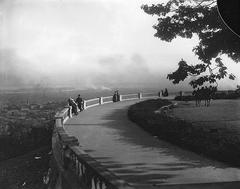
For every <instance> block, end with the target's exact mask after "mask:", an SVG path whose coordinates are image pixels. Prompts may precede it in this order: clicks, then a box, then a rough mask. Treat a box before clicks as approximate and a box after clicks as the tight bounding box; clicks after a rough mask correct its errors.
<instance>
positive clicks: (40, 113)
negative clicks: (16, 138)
mask: <svg viewBox="0 0 240 189" xmlns="http://www.w3.org/2000/svg"><path fill="white" fill-rule="evenodd" d="M62 106H63V103H61V102H54V101H49V102H46V103H41V104H40V103H30V102H29V101H28V100H27V101H26V103H19V104H12V103H6V104H1V105H0V112H1V113H0V136H9V135H11V134H12V131H13V129H16V128H19V129H21V131H22V132H24V133H28V132H29V129H31V128H33V127H35V128H37V127H48V126H50V125H49V122H50V121H51V120H53V117H54V115H55V113H56V111H57V110H58V109H60V108H61V107H62Z"/></svg>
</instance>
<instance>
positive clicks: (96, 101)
mask: <svg viewBox="0 0 240 189" xmlns="http://www.w3.org/2000/svg"><path fill="white" fill-rule="evenodd" d="M159 94H160V93H135V94H124V95H120V100H119V101H127V100H137V99H139V100H141V99H142V98H156V97H160V95H159ZM107 103H113V96H106V97H98V98H93V99H88V100H84V109H88V108H91V107H94V106H98V105H101V104H107ZM71 117H72V108H71V106H66V107H64V109H63V110H62V111H60V112H58V113H57V114H56V116H55V131H56V135H57V137H56V139H55V140H56V141H57V142H55V144H53V147H52V149H53V155H54V157H55V159H57V161H58V162H59V164H58V166H62V167H64V168H65V169H71V170H72V172H73V173H74V174H75V176H76V177H77V178H78V180H79V181H80V183H81V186H82V188H91V189H94V188H100V189H103V188H105V189H110V188H111V189H115V188H116V189H119V188H124V189H130V188H131V189H133V188H134V187H130V185H129V184H128V183H126V182H125V181H123V180H121V179H119V178H117V177H116V176H115V175H114V174H113V173H112V172H110V171H109V170H107V169H105V168H104V167H102V165H101V164H100V163H98V162H97V161H96V160H94V159H93V158H92V157H90V156H89V155H88V154H86V153H85V152H83V151H81V150H79V143H78V140H77V138H76V137H74V136H69V135H68V134H67V133H66V132H65V130H64V123H65V122H66V121H67V120H68V119H69V118H71ZM66 160H67V161H66ZM62 170H63V169H62Z"/></svg>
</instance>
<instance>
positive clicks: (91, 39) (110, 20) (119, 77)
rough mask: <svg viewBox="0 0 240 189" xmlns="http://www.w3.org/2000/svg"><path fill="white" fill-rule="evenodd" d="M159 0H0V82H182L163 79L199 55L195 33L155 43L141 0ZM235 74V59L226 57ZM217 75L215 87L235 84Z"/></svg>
mask: <svg viewBox="0 0 240 189" xmlns="http://www.w3.org/2000/svg"><path fill="white" fill-rule="evenodd" d="M161 2H164V0H0V79H1V80H0V89H1V88H18V87H19V88H21V87H34V86H42V87H75V88H80V89H81V88H82V89H84V88H99V89H108V88H112V87H115V88H116V87H136V88H138V87H140V88H144V87H152V88H165V87H168V88H172V89H173V88H175V89H177V90H178V89H179V90H184V89H186V90H187V89H190V87H189V86H188V84H187V83H188V82H184V83H181V84H179V85H173V84H171V82H170V81H168V80H167V79H166V76H167V74H168V73H170V72H173V71H174V70H175V69H176V68H177V63H178V62H179V61H180V60H181V59H182V58H183V59H184V60H186V61H187V62H189V63H197V62H199V61H198V59H197V57H196V56H194V54H193V52H192V48H193V47H194V46H195V45H196V44H197V38H196V37H194V38H193V39H181V38H177V39H174V40H173V41H172V42H171V43H167V42H163V41H161V40H159V39H157V38H155V37H154V36H153V35H154V33H155V30H154V29H153V28H152V26H153V25H154V24H156V23H157V17H154V16H150V15H147V14H146V13H144V11H143V10H142V9H141V5H142V4H149V5H151V4H153V3H161ZM226 62H227V63H228V64H227V65H228V66H229V70H230V71H232V72H233V73H234V74H235V75H237V76H238V77H240V75H239V73H238V70H240V64H235V63H233V62H232V61H231V60H228V59H226ZM237 84H239V79H236V81H234V82H232V81H231V82H230V81H229V80H225V81H223V82H221V87H222V88H226V89H228V88H235V87H236V85H237Z"/></svg>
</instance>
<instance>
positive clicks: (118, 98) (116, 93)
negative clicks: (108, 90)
mask: <svg viewBox="0 0 240 189" xmlns="http://www.w3.org/2000/svg"><path fill="white" fill-rule="evenodd" d="M118 101H120V94H119V92H118V90H116V91H115V92H114V95H113V102H118Z"/></svg>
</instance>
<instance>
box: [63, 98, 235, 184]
mask: <svg viewBox="0 0 240 189" xmlns="http://www.w3.org/2000/svg"><path fill="white" fill-rule="evenodd" d="M135 102H136V101H125V102H118V103H111V104H105V105H102V106H96V107H94V108H89V109H87V110H85V111H83V112H81V113H80V114H79V115H78V116H74V117H73V118H71V119H69V120H68V121H67V122H66V124H65V129H66V131H67V132H68V133H69V134H70V135H74V136H76V137H77V138H78V140H79V142H80V145H81V148H82V149H84V150H85V151H86V152H87V153H89V155H90V156H92V157H94V158H95V159H96V160H98V161H99V162H101V163H102V164H103V165H104V166H106V167H107V168H108V169H109V170H111V171H113V172H114V173H115V174H116V175H118V176H120V177H121V178H122V179H124V180H126V181H127V182H129V183H130V184H132V185H136V186H138V187H140V186H142V187H145V188H148V187H149V186H150V185H151V186H158V185H163V184H167V185H168V184H191V183H215V182H229V181H239V180H240V169H237V168H231V167H227V166H226V165H224V164H221V163H219V162H215V161H212V160H208V159H206V158H203V157H200V156H198V155H196V154H194V153H192V152H188V151H185V150H182V149H180V148H178V147H176V146H173V145H171V144H169V143H167V142H164V141H160V140H158V139H156V138H154V137H152V136H151V135H149V134H148V133H146V132H145V131H143V130H142V129H141V128H140V127H138V126H137V125H136V124H134V123H132V122H131V121H129V120H128V118H127V109H128V107H129V105H131V104H134V103H135ZM236 184H238V183H236ZM221 186H224V185H223V184H221ZM235 186H236V185H235ZM211 188H212V187H211ZM217 188H219V187H217ZM227 188H229V187H227Z"/></svg>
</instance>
